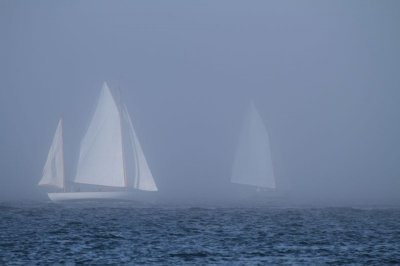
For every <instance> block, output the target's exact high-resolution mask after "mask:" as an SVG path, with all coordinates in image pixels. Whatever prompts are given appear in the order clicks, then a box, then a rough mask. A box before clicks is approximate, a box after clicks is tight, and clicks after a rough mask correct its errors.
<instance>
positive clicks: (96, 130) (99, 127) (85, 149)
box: [75, 83, 126, 187]
mask: <svg viewBox="0 0 400 266" xmlns="http://www.w3.org/2000/svg"><path fill="white" fill-rule="evenodd" d="M75 182H77V183H83V184H92V185H102V186H111V187H125V186H126V184H125V173H124V161H123V148H122V131H121V119H120V111H119V108H118V106H117V104H116V103H115V100H114V98H113V96H112V93H111V91H110V89H109V88H108V86H107V84H106V83H104V84H103V88H102V90H101V94H100V98H99V102H98V104H97V107H96V110H95V113H94V115H93V118H92V121H91V123H90V125H89V128H88V130H87V132H86V134H85V136H84V138H83V140H82V142H81V148H80V154H79V162H78V167H77V174H76V177H75Z"/></svg>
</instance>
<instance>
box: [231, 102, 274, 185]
mask: <svg viewBox="0 0 400 266" xmlns="http://www.w3.org/2000/svg"><path fill="white" fill-rule="evenodd" d="M231 182H232V183H236V184H241V185H247V186H251V187H255V188H256V190H257V191H260V190H270V191H274V190H275V189H276V182H275V176H274V169H273V165H272V157H271V150H270V143H269V136H268V132H267V129H266V127H265V125H264V123H263V121H262V118H261V116H260V114H259V113H258V111H257V109H256V107H255V106H254V104H253V103H251V104H250V107H249V109H248V110H247V113H246V115H245V119H244V123H243V128H242V132H241V135H240V139H239V144H238V146H237V151H236V156H235V160H234V164H233V167H232V176H231Z"/></svg>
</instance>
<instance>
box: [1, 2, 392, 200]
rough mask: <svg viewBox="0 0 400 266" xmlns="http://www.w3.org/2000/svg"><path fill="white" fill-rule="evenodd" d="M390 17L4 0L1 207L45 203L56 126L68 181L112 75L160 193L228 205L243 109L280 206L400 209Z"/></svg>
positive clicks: (300, 6) (325, 10)
mask: <svg viewBox="0 0 400 266" xmlns="http://www.w3.org/2000/svg"><path fill="white" fill-rule="evenodd" d="M399 10H400V4H399V2H397V1H384V2H376V1H351V2H348V1H335V2H328V1H327V2H324V1H323V2H321V1H318V2H317V1H302V2H297V1H287V2H283V3H282V2H278V1H268V2H264V1H254V2H251V3H244V2H239V1H218V2H211V1H206V2H198V3H188V2H183V1H173V2H168V3H164V2H161V1H155V2H148V1H135V2H131V1H118V2H111V1H83V2H82V1H80V2H78V1H72V2H69V1H68V2H67V1H65V2H61V1H57V2H54V1H32V2H28V1H0V36H1V42H0V58H1V60H0V80H1V89H0V121H1V130H0V169H1V175H0V199H35V200H39V199H46V195H45V193H44V192H43V191H42V190H40V189H39V188H38V187H37V182H38V181H39V179H40V177H41V171H42V167H43V164H44V162H45V160H46V155H47V152H48V148H49V147H50V143H51V139H52V137H53V134H54V131H55V128H56V126H57V122H58V119H59V117H60V116H62V117H63V118H64V129H65V136H64V137H65V138H64V139H65V156H66V174H67V176H68V177H72V176H74V174H75V171H76V163H77V158H78V152H79V143H80V141H81V139H82V137H83V135H84V133H85V131H86V129H87V124H88V122H89V119H90V117H91V115H92V113H93V110H94V107H95V104H96V101H97V98H98V95H99V92H100V88H101V85H102V83H103V81H107V82H108V84H109V85H110V87H113V88H119V89H120V90H121V93H122V97H123V100H124V102H125V103H126V105H127V108H128V110H129V112H130V114H131V116H132V119H133V122H134V124H135V130H136V131H137V134H138V137H139V139H140V142H141V144H142V147H143V150H144V153H145V154H146V158H147V161H148V163H149V166H150V168H151V170H152V173H153V175H154V178H155V180H156V182H157V186H158V188H159V191H160V197H162V198H165V199H170V200H171V201H172V200H174V199H182V200H187V199H196V200H210V199H215V200H216V201H217V200H221V199H230V198H235V187H234V186H232V184H231V183H230V182H229V179H230V176H231V167H232V164H233V159H234V154H235V150H236V145H237V142H238V138H239V133H240V128H241V125H242V120H243V117H244V112H245V110H246V108H247V106H248V104H249V102H250V101H251V100H253V101H254V103H255V105H256V106H257V109H258V111H259V113H260V115H261V117H262V118H263V121H264V123H265V124H266V127H267V128H268V132H269V135H270V142H271V153H272V159H273V164H274V171H275V175H276V178H277V182H278V187H279V185H281V187H284V188H290V191H291V192H290V195H291V197H293V198H295V199H300V200H304V201H307V202H311V203H315V202H321V201H322V202H323V201H326V202H340V203H341V204H342V203H344V202H348V203H352V202H366V203H375V202H390V203H395V204H398V203H399V200H400V198H399V197H400V196H399V191H400V164H399V163H398V161H399V158H400V142H399V137H398V136H400V126H399V123H398V121H400V119H399V118H400V110H399V104H398V103H399V102H400V90H399V85H400V75H399V74H400V73H399V69H400V65H399V62H400V52H399V47H400V31H399V30H398V25H400V21H399V16H398V12H399ZM182 200H181V201H182Z"/></svg>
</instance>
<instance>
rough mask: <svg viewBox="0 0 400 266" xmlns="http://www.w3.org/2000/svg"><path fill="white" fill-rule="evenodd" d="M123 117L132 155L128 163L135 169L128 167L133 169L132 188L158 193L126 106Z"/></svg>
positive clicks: (123, 109)
mask: <svg viewBox="0 0 400 266" xmlns="http://www.w3.org/2000/svg"><path fill="white" fill-rule="evenodd" d="M122 116H123V120H124V124H125V125H126V126H127V133H128V137H129V138H128V140H129V143H128V141H127V142H125V143H127V144H129V146H128V145H127V146H128V147H129V150H130V153H131V154H132V160H131V161H129V162H128V161H126V164H127V165H132V164H133V167H129V166H128V169H132V173H131V174H132V183H133V184H132V186H133V188H136V189H139V190H145V191H157V190H158V188H157V186H156V183H155V182H154V178H153V175H152V174H151V171H150V168H149V165H148V164H147V161H146V158H145V156H144V153H143V150H142V147H141V145H140V142H139V139H138V137H137V135H136V132H135V129H134V128H133V124H132V121H131V118H130V116H129V113H128V110H127V108H126V106H125V105H124V106H123V108H122Z"/></svg>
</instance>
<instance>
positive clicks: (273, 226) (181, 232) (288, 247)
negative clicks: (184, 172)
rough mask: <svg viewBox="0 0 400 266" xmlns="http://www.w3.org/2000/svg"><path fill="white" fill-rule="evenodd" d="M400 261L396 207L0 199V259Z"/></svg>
mask: <svg viewBox="0 0 400 266" xmlns="http://www.w3.org/2000/svg"><path fill="white" fill-rule="evenodd" d="M330 263H332V264H351V263H356V264H365V265H371V264H376V265H382V264H400V209H369V210H367V209H365V210H363V209H352V208H314V209H313V208H303V209H291V208H281V209H280V208H177V207H162V208H161V207H160V208H135V207H132V206H131V205H129V204H126V203H109V204H107V205H104V204H94V203H92V204H90V205H79V204H74V205H57V204H52V203H35V204H27V203H19V204H16V203H12V204H9V203H0V264H24V265H25V264H102V265H103V264H161V265H165V264H170V265H176V264H185V265H186V264H200V265H204V264H225V265H232V264H233V265H235V264H239V265H240V264H251V265H253V264H304V265H309V264H330Z"/></svg>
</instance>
